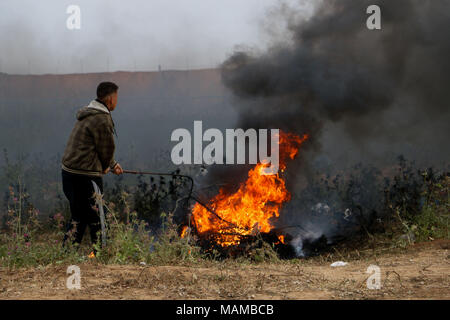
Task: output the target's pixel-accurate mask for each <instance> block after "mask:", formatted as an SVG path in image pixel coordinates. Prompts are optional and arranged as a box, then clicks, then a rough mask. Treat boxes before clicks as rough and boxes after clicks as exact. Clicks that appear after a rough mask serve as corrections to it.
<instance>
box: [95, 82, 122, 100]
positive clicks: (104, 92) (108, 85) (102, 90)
mask: <svg viewBox="0 0 450 320" xmlns="http://www.w3.org/2000/svg"><path fill="white" fill-rule="evenodd" d="M118 89H119V86H118V85H117V84H115V83H113V82H102V83H100V84H99V85H98V87H97V99H99V100H103V99H105V98H106V97H107V96H109V95H110V94H111V93H114V92H117V90H118Z"/></svg>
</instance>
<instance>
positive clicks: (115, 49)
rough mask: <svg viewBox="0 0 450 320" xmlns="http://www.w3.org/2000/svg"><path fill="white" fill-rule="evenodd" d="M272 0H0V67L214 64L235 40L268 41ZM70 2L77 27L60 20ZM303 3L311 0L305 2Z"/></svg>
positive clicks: (40, 69) (58, 69) (31, 70)
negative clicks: (263, 27)
mask: <svg viewBox="0 0 450 320" xmlns="http://www.w3.org/2000/svg"><path fill="white" fill-rule="evenodd" d="M285 2H286V1H283V3H285ZM279 3H281V2H280V1H277V0H245V1H240V0H226V1H225V0H213V1H212V0H187V1H186V0H151V1H146V0H134V1H126V2H125V1H119V0H96V1H88V0H80V1H66V0H63V1H60V0H45V1H33V0H2V1H1V2H0V43H1V44H2V45H1V48H0V72H3V73H9V74H47V73H57V74H66V73H88V72H108V71H111V72H112V71H118V70H121V71H153V70H158V68H159V66H161V68H162V69H164V70H168V69H178V70H180V69H181V70H183V69H199V68H213V67H217V66H218V65H220V64H221V63H222V62H223V60H225V58H226V57H227V56H228V55H230V54H231V53H232V51H233V48H234V46H236V45H243V44H245V45H246V46H252V47H264V46H265V43H266V42H267V41H269V40H268V38H267V34H265V33H263V32H261V30H260V28H261V25H262V24H263V23H262V22H261V20H262V19H263V18H264V17H265V16H266V14H267V13H269V14H270V13H271V12H272V13H273V10H274V9H273V7H274V5H276V6H277V7H278V4H279ZM286 3H296V1H287V2H286ZM69 5H78V6H79V7H80V9H81V29H80V30H68V29H67V27H66V20H67V19H68V17H69V14H67V13H66V10H67V7H68V6H69ZM302 5H303V7H304V8H308V7H311V5H310V4H308V3H306V4H302ZM305 12H306V10H305ZM282 21H284V20H282ZM273 27H274V29H273V30H272V31H273V32H276V29H275V25H274V26H273ZM279 30H282V28H279Z"/></svg>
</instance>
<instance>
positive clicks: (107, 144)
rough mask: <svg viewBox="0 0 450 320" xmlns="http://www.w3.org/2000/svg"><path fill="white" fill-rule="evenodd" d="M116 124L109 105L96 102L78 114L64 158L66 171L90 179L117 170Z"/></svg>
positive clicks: (63, 165) (63, 163) (63, 166)
mask: <svg viewBox="0 0 450 320" xmlns="http://www.w3.org/2000/svg"><path fill="white" fill-rule="evenodd" d="M114 133H115V129H114V122H113V120H112V118H111V114H110V112H109V110H108V108H106V106H105V105H104V104H103V103H101V102H100V101H98V100H93V101H92V102H91V103H90V104H89V105H88V106H87V107H83V108H81V109H80V110H79V111H78V113H77V122H76V123H75V126H74V128H73V130H72V133H71V134H70V138H69V141H68V143H67V146H66V150H65V151H64V155H63V158H62V168H63V170H65V171H67V172H71V173H75V174H83V175H88V176H102V175H103V171H104V170H106V169H107V168H108V167H110V168H114V166H115V165H116V163H117V162H116V161H114V150H115V144H114Z"/></svg>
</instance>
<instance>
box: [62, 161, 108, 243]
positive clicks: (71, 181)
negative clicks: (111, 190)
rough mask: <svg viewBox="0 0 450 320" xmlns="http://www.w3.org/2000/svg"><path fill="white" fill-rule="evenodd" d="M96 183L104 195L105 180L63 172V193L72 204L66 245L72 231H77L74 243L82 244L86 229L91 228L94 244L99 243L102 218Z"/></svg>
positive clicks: (65, 238) (65, 237)
mask: <svg viewBox="0 0 450 320" xmlns="http://www.w3.org/2000/svg"><path fill="white" fill-rule="evenodd" d="M92 181H94V182H95V183H96V184H97V185H98V187H99V188H100V190H101V192H102V193H103V180H102V178H101V177H90V176H85V175H79V174H73V173H70V172H67V171H64V170H62V183H63V191H64V194H65V195H66V197H67V199H68V200H69V203H70V212H71V214H72V217H71V220H70V221H69V223H68V225H67V233H66V235H65V236H64V243H65V241H66V240H67V238H68V233H69V231H71V230H74V231H75V234H74V243H81V240H82V239H83V235H84V232H85V231H86V227H87V226H89V231H90V234H91V241H92V243H96V242H97V232H98V231H99V230H100V229H101V225H100V216H99V213H98V211H97V206H96V202H95V199H94V198H93V195H94V186H93V185H92ZM74 224H75V226H76V227H75V228H74Z"/></svg>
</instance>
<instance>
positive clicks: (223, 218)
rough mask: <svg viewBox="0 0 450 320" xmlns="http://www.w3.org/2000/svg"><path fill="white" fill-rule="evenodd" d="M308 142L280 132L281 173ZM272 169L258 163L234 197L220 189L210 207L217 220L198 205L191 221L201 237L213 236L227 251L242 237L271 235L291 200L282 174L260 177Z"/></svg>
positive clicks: (194, 209)
mask: <svg viewBox="0 0 450 320" xmlns="http://www.w3.org/2000/svg"><path fill="white" fill-rule="evenodd" d="M306 139H308V136H307V135H304V136H303V137H299V136H297V135H295V134H292V133H284V132H281V131H280V137H279V147H280V148H279V159H280V169H281V171H284V170H285V169H286V163H285V162H286V160H287V159H294V157H295V156H296V155H297V153H298V149H299V148H300V145H301V144H302V143H303V142H304V141H305V140H306ZM269 165H270V164H263V163H258V164H257V165H256V166H255V167H254V168H253V169H251V170H250V171H249V172H248V178H247V181H246V182H245V183H243V184H241V185H240V186H239V189H238V190H237V191H236V192H235V193H233V194H226V193H225V191H224V190H223V189H221V190H220V191H219V194H218V195H216V196H215V197H214V198H213V199H211V200H210V201H209V203H208V206H209V208H211V209H212V211H214V213H216V214H217V216H216V215H214V214H212V213H211V212H210V211H208V210H207V209H206V208H204V207H203V206H201V205H200V204H198V203H196V204H195V206H194V208H193V210H192V219H193V221H194V223H195V225H196V227H197V231H198V233H199V234H200V235H202V234H214V236H215V241H216V242H217V243H218V244H219V245H221V246H223V247H227V246H231V245H237V244H239V243H240V240H241V238H242V236H247V235H254V234H256V233H258V232H263V233H267V232H269V231H270V230H271V229H272V228H273V225H272V223H271V220H272V219H274V218H277V217H279V215H280V209H281V207H282V205H283V203H285V202H286V201H289V200H290V198H291V195H290V193H289V192H288V190H287V189H286V184H285V181H284V179H283V178H282V177H280V175H279V173H277V174H274V175H263V174H261V170H262V169H264V168H265V167H268V166H269ZM280 240H281V239H280Z"/></svg>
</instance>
